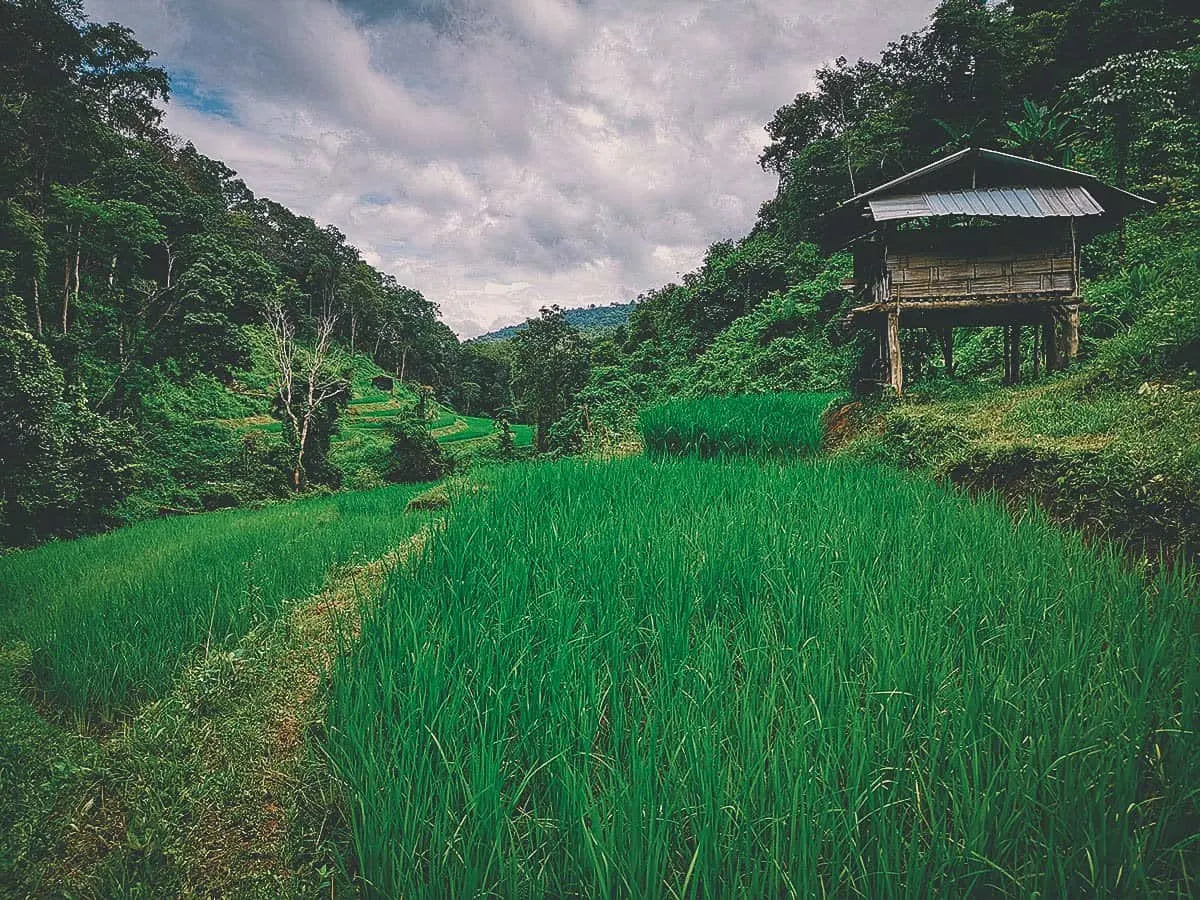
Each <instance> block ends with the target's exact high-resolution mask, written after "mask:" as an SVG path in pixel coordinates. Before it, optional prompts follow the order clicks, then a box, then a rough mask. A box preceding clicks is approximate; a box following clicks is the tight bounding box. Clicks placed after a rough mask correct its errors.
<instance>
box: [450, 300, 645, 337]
mask: <svg viewBox="0 0 1200 900" xmlns="http://www.w3.org/2000/svg"><path fill="white" fill-rule="evenodd" d="M633 307H634V303H633V301H630V302H629V303H610V304H609V305H608V306H595V305H592V306H576V307H571V308H569V309H564V310H563V314H564V315H565V316H566V319H567V324H569V325H570V326H571V327H572V328H576V329H578V330H579V331H581V332H582V333H584V334H587V335H595V334H599V333H603V332H608V331H615V330H616V329H617V328H619V327H620V326H622V325H624V324H625V323H626V322H628V321H629V314H630V313H631V312H632V311H633ZM527 324H528V323H527V322H521V323H518V324H516V325H509V326H507V327H505V328H499V329H497V330H495V331H489V332H488V333H487V334H481V335H480V336H479V337H476V338H472V339H471V340H472V341H479V342H481V343H487V342H489V341H506V340H508V339H509V338H511V337H512V336H513V335H515V334H517V333H518V332H519V331H522V330H523V329H524V328H525V327H526V326H527Z"/></svg>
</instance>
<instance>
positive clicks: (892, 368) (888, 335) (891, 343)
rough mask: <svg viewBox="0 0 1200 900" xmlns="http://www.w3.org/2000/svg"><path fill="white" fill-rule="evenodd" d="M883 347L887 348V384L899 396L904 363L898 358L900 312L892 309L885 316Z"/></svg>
mask: <svg viewBox="0 0 1200 900" xmlns="http://www.w3.org/2000/svg"><path fill="white" fill-rule="evenodd" d="M884 346H886V347H887V361H888V383H889V384H890V385H891V386H892V390H894V391H895V392H896V395H897V396H899V395H900V394H901V393H902V392H903V390H904V362H903V360H902V359H901V358H900V311H899V310H898V309H892V310H890V311H889V312H888V314H887V326H886V328H885V329H884Z"/></svg>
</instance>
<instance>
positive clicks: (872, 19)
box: [86, 0, 934, 337]
mask: <svg viewBox="0 0 1200 900" xmlns="http://www.w3.org/2000/svg"><path fill="white" fill-rule="evenodd" d="M933 5H934V4H933V0H890V2H887V3H881V2H877V0H791V2H788V0H87V3H86V7H87V10H88V13H89V15H90V17H91V18H92V19H94V20H102V21H107V20H115V21H119V22H121V23H123V24H125V25H128V26H129V27H131V28H133V29H134V32H135V33H136V35H137V37H138V38H139V40H141V42H142V43H143V44H145V45H146V46H147V47H149V48H151V49H154V50H156V51H157V52H158V54H159V57H158V62H159V63H160V64H161V65H163V66H165V67H166V68H167V70H168V71H169V72H170V73H171V77H172V83H173V85H174V99H173V101H172V103H171V106H170V109H169V112H168V115H167V126H168V127H169V128H170V129H171V130H172V131H173V132H174V133H176V134H177V135H179V136H181V137H184V138H187V139H190V140H192V141H194V142H195V144H196V146H197V147H198V148H199V149H200V150H201V152H203V153H206V154H208V155H209V156H213V157H216V158H218V159H221V160H224V161H225V162H226V163H227V164H229V165H230V166H232V167H233V168H234V169H236V170H237V171H238V173H239V174H240V175H241V176H242V177H243V178H244V179H245V181H246V183H247V184H248V185H249V186H250V188H251V189H252V190H253V191H254V192H255V193H257V194H259V195H263V196H268V197H271V198H272V199H274V200H277V201H279V202H281V203H284V204H285V205H287V206H289V207H290V208H292V209H293V210H295V211H296V212H299V213H301V214H304V215H308V216H311V217H313V218H314V219H316V220H317V222H318V223H320V224H326V223H331V224H333V225H336V226H337V227H338V228H340V229H341V230H342V231H343V232H345V234H346V235H347V236H348V238H349V239H350V241H351V242H352V243H353V244H355V245H356V246H357V247H359V249H361V250H362V251H363V255H364V257H365V258H366V259H367V260H368V261H369V262H371V263H373V264H374V265H376V266H378V267H379V268H381V269H383V270H385V271H387V272H391V273H392V274H394V275H395V276H396V277H397V278H398V279H399V280H400V281H401V282H403V283H405V284H408V285H410V286H411V287H415V288H417V289H419V290H421V291H422V292H423V293H424V294H425V295H426V296H427V297H429V298H430V299H432V300H435V301H436V302H438V303H439V304H440V305H441V308H442V317H443V318H444V319H445V321H446V322H447V323H448V324H449V325H450V326H451V327H452V328H454V329H455V330H456V331H457V332H459V334H460V335H462V336H464V337H469V336H472V335H475V334H478V333H481V332H483V331H487V330H489V329H491V328H493V327H497V326H500V325H505V324H509V323H512V322H516V321H520V320H522V319H524V318H525V317H526V316H528V315H530V314H533V313H535V312H536V311H537V309H538V307H539V306H542V305H545V304H548V303H560V304H562V305H564V306H578V305H586V304H588V303H597V304H606V303H612V302H615V301H624V300H628V299H632V298H633V297H635V296H637V295H638V294H639V293H640V292H642V291H644V290H647V289H649V288H653V287H657V286H659V285H661V284H664V283H666V282H667V281H670V280H672V279H674V278H676V277H677V276H678V275H679V274H680V273H682V272H687V271H689V270H691V269H693V268H695V267H696V266H697V265H698V264H699V262H700V260H701V258H702V256H703V253H704V250H705V248H706V247H707V246H708V245H709V244H711V243H712V242H713V241H715V240H720V239H723V238H729V237H737V236H740V235H742V234H744V233H745V232H746V231H747V229H748V228H749V226H750V225H751V223H752V222H753V220H754V216H755V213H756V212H757V210H758V207H759V205H760V204H761V203H762V202H763V201H764V200H766V199H768V198H769V197H770V196H771V195H772V193H773V191H774V188H775V183H774V179H773V178H771V177H770V176H768V175H766V174H764V173H763V172H762V171H761V170H760V169H759V168H758V165H757V162H756V161H757V157H758V154H759V152H760V151H761V149H762V146H763V144H764V142H765V133H764V131H763V125H764V124H765V123H766V122H767V121H768V120H769V119H770V118H771V116H772V114H773V113H774V111H775V109H776V108H777V107H779V106H781V105H783V104H785V103H787V102H789V101H790V100H791V99H792V97H794V96H795V94H796V93H797V92H799V91H802V90H805V89H807V87H808V86H809V85H810V82H811V77H812V72H813V70H814V69H815V68H816V67H817V66H818V65H820V64H821V63H822V62H825V61H828V60H832V59H834V58H835V57H837V56H847V57H850V58H852V59H853V58H855V57H857V56H862V55H870V56H874V55H875V54H876V53H878V51H879V50H880V49H881V48H882V47H883V45H884V44H886V42H887V41H888V40H891V39H893V38H895V37H896V36H898V35H899V34H901V33H903V32H905V31H911V30H914V29H916V28H919V27H921V26H922V25H923V24H924V22H925V20H926V18H927V17H928V14H929V12H930V11H931V9H932V7H933Z"/></svg>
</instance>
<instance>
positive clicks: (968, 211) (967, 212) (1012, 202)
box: [868, 185, 1104, 222]
mask: <svg viewBox="0 0 1200 900" xmlns="http://www.w3.org/2000/svg"><path fill="white" fill-rule="evenodd" d="M868 204H869V205H870V207H871V215H872V217H873V218H874V219H875V221H876V222H885V221H887V220H889V219H915V218H920V217H923V216H958V215H962V216H1019V217H1021V218H1032V219H1046V218H1054V217H1058V216H1099V215H1103V214H1104V207H1102V206H1101V205H1100V204H1099V203H1097V202H1096V199H1095V198H1094V197H1093V196H1092V195H1091V194H1090V193H1088V191H1087V189H1086V188H1082V187H1078V186H1075V185H1072V186H1070V187H1006V188H975V189H971V190H962V191H933V192H926V193H922V194H904V195H901V196H895V197H884V198H881V199H879V200H869V201H868Z"/></svg>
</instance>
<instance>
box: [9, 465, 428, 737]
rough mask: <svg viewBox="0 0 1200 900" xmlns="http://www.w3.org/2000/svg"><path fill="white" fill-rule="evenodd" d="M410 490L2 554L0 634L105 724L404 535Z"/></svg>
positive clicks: (82, 712) (42, 684) (42, 678)
mask: <svg viewBox="0 0 1200 900" xmlns="http://www.w3.org/2000/svg"><path fill="white" fill-rule="evenodd" d="M411 493H412V491H411V490H402V489H396V488H389V489H384V490H380V491H374V492H369V493H358V494H346V495H339V496H334V497H321V498H314V499H310V500H305V501H302V502H297V503H295V504H286V505H275V506H271V507H267V508H265V509H261V510H249V511H229V512H222V513H214V514H211V515H207V516H202V517H199V518H194V517H183V518H173V519H165V520H160V521H156V522H146V523H143V524H141V525H137V526H135V527H133V528H128V529H124V530H121V531H117V532H113V533H111V534H106V535H99V536H97V537H93V538H88V539H86V540H79V541H73V542H69V543H56V544H50V545H47V546H45V547H40V548H38V549H36V550H32V551H29V552H27V553H22V554H17V555H15V556H8V557H0V611H2V613H3V615H2V617H0V644H7V643H10V642H13V641H20V642H22V643H24V644H27V645H28V646H29V648H30V650H31V653H32V671H33V674H34V676H35V678H36V679H37V684H38V687H39V688H40V689H41V690H42V691H44V692H45V693H46V694H47V695H48V698H49V699H50V700H51V701H53V702H54V703H55V704H60V705H61V706H62V707H64V708H66V709H68V710H70V711H71V712H72V713H73V714H74V715H75V716H77V717H79V718H81V719H82V718H86V719H108V720H111V719H112V718H113V717H114V716H116V715H118V714H119V713H122V712H127V711H129V710H131V709H132V708H134V707H135V706H136V705H137V704H139V703H140V702H142V701H143V700H145V699H147V698H151V697H156V696H160V695H161V694H162V693H163V691H165V690H166V689H167V688H168V687H169V686H170V685H171V683H172V679H173V678H174V676H175V675H176V673H177V672H178V671H179V669H180V667H181V666H182V665H183V664H184V663H185V661H186V659H187V657H188V655H189V654H191V653H193V652H195V651H199V652H201V653H202V654H210V653H219V652H223V651H226V650H228V649H229V648H230V647H232V646H233V645H235V644H236V642H237V640H238V639H239V638H240V637H241V636H242V635H244V634H245V633H246V632H247V631H248V630H250V629H251V628H252V627H253V626H254V625H255V624H257V623H259V622H262V621H263V620H265V619H269V618H272V617H274V616H275V615H277V614H278V612H279V610H280V608H281V607H282V605H283V604H284V603H285V602H286V601H287V600H289V599H291V598H295V597H302V596H306V595H307V594H309V593H311V592H312V591H313V590H315V588H316V587H317V586H319V585H320V583H321V581H322V580H323V578H324V577H325V573H326V572H328V571H329V569H330V567H331V566H334V565H338V564H341V563H344V562H346V561H348V560H350V559H351V558H355V557H360V558H361V557H364V556H365V558H367V559H374V558H376V557H378V556H380V555H382V554H383V553H384V552H385V551H386V550H387V549H388V548H389V547H392V546H394V545H395V544H396V543H397V542H398V541H399V540H400V539H401V538H402V537H404V536H406V535H408V534H411V530H412V520H411V519H409V518H405V517H404V516H403V515H402V513H403V512H404V508H405V504H406V503H407V502H408V497H409V495H410V494H411Z"/></svg>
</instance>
